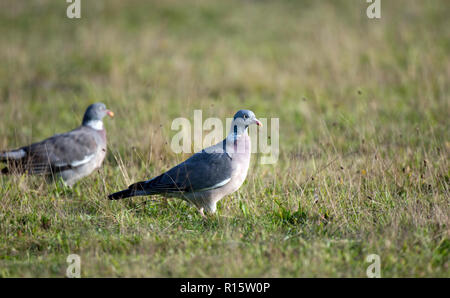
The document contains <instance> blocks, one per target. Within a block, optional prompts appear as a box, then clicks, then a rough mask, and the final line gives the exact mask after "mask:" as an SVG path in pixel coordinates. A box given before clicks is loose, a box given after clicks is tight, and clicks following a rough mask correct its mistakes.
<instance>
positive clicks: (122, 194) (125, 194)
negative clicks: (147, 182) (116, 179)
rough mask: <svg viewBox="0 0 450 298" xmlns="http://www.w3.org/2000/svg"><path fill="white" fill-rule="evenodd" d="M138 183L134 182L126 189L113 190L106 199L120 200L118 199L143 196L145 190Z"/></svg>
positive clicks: (145, 193)
mask: <svg viewBox="0 0 450 298" xmlns="http://www.w3.org/2000/svg"><path fill="white" fill-rule="evenodd" d="M140 183H141V182H138V183H136V184H133V185H130V187H129V188H128V189H125V190H122V191H119V192H115V193H113V194H110V195H109V196H108V199H110V200H120V199H126V198H130V197H136V196H145V195H147V192H146V191H144V190H143V189H142V187H140Z"/></svg>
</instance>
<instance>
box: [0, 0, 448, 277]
mask: <svg viewBox="0 0 450 298" xmlns="http://www.w3.org/2000/svg"><path fill="white" fill-rule="evenodd" d="M57 2H58V3H57ZM66 7H67V4H66V3H65V2H64V1H50V0H48V1H47V0H43V1H38V2H35V1H33V2H30V3H29V2H27V1H0V45H1V46H0V61H1V62H0V65H1V67H0V119H1V121H0V148H2V149H6V148H15V147H19V146H22V145H25V144H27V143H30V142H32V141H38V140H40V139H43V138H45V137H48V136H50V135H52V134H54V133H58V132H64V131H67V130H69V129H72V128H74V127H76V126H77V125H79V123H80V121H81V118H82V114H83V112H84V109H85V108H86V107H87V105H89V104H90V103H92V102H94V101H103V102H104V103H106V105H107V106H108V107H109V108H110V109H111V110H113V111H114V112H115V114H116V117H115V119H113V120H110V119H106V121H105V125H106V128H107V131H108V146H109V148H108V154H107V158H106V160H105V163H104V166H103V167H102V168H101V169H100V170H99V171H98V172H96V173H94V174H92V175H91V176H89V177H87V178H86V179H83V180H82V181H80V182H79V183H78V184H76V185H75V187H74V188H73V189H67V188H64V187H62V186H61V184H59V183H48V182H46V181H45V180H43V179H41V178H40V177H25V176H13V177H8V176H0V186H1V187H0V276H3V277H34V276H40V277H45V276H54V277H63V276H65V272H66V268H67V265H68V264H67V263H66V258H67V256H68V255H69V254H73V253H76V254H79V255H80V256H81V275H82V276H83V277H93V276H127V277H128V276H147V277H231V276H233V277H311V276H312V277H319V276H320V277H365V276H366V268H367V267H368V266H369V265H370V264H369V263H367V262H365V259H366V256H367V255H369V254H378V255H379V256H380V258H381V275H382V277H450V275H449V268H448V266H449V259H448V258H449V247H450V240H449V234H450V233H449V231H450V230H449V215H450V204H449V197H450V196H449V176H450V168H449V152H450V138H449V120H448V119H449V115H450V109H449V102H450V100H449V94H450V93H449V87H450V84H449V77H450V58H449V53H450V24H449V22H450V21H449V18H448V11H449V9H450V6H449V4H448V1H445V0H442V1H438V0H435V1H419V0H414V1H411V0H408V1H407V0H402V1H383V2H382V18H381V19H380V20H369V19H368V18H367V17H366V15H365V10H366V7H367V4H366V3H365V1H358V2H355V1H343V0H342V1H331V0H330V1H320V2H319V1H312V0H309V1H301V2H300V1H276V2H275V1H220V2H219V1H216V2H211V1H191V0H189V1H151V2H148V1H137V0H132V1H119V0H111V1H100V0H97V1H82V18H81V19H80V20H69V19H67V18H66V16H65V10H66ZM241 108H249V109H252V110H253V111H254V112H255V113H256V115H257V116H258V117H261V118H271V117H277V118H280V158H279V160H278V162H277V163H276V164H274V165H262V164H260V163H259V162H258V160H259V158H260V156H259V155H258V154H256V155H255V156H254V157H253V158H252V165H251V167H252V170H251V171H250V173H249V176H248V177H247V180H246V182H245V184H244V185H243V186H242V187H241V189H240V190H239V191H238V192H237V193H235V194H233V195H230V196H228V197H226V198H224V199H222V200H221V201H220V203H219V206H218V212H217V214H216V215H214V216H212V217H211V218H210V219H209V220H207V221H204V220H203V219H202V218H201V217H200V215H199V214H198V213H197V212H196V210H195V209H194V208H193V207H191V206H189V205H187V204H185V203H184V202H180V201H176V200H169V201H166V200H163V199H161V198H158V197H147V198H142V197H141V198H135V199H133V200H123V201H116V202H111V201H108V200H107V199H106V195H107V194H108V193H111V192H114V191H117V190H119V189H122V188H124V187H126V186H127V185H128V184H129V183H131V182H133V181H138V180H142V179H146V178H150V177H152V176H154V175H156V174H159V173H160V172H162V171H164V170H167V169H168V168H170V167H172V166H173V165H175V164H177V162H179V161H182V160H183V159H184V158H186V157H187V156H188V155H182V154H175V153H173V152H172V151H171V149H170V141H171V137H172V136H173V135H174V134H175V133H176V131H172V130H171V123H172V120H173V119H175V118H177V117H187V118H188V119H193V111H194V110H195V109H201V110H202V111H203V119H206V118H207V117H212V116H215V117H220V118H222V119H225V118H227V117H231V116H232V115H233V114H234V113H235V112H236V111H237V110H238V109H241Z"/></svg>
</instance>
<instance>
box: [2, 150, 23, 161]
mask: <svg viewBox="0 0 450 298" xmlns="http://www.w3.org/2000/svg"><path fill="white" fill-rule="evenodd" d="M25 156H26V152H25V150H23V149H18V150H12V151H0V162H7V161H8V160H20V159H22V158H24V157H25Z"/></svg>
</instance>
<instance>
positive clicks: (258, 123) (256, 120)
mask: <svg viewBox="0 0 450 298" xmlns="http://www.w3.org/2000/svg"><path fill="white" fill-rule="evenodd" d="M255 123H256V125H258V126H259V127H262V126H263V124H262V123H261V121H259V120H258V119H255Z"/></svg>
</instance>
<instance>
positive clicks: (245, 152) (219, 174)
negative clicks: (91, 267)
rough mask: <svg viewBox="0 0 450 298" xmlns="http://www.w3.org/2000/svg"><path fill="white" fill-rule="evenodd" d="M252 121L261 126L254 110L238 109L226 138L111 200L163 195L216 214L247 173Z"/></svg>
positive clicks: (110, 196)
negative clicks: (222, 200) (249, 130)
mask: <svg viewBox="0 0 450 298" xmlns="http://www.w3.org/2000/svg"><path fill="white" fill-rule="evenodd" d="M252 124H256V125H258V126H262V124H261V122H260V121H259V120H258V119H256V117H255V114H254V113H253V112H252V111H249V110H240V111H238V112H237V113H236V114H235V115H234V118H233V122H232V125H231V131H230V133H229V134H228V136H227V137H226V138H225V140H223V141H222V142H220V143H218V144H216V145H213V146H211V147H208V148H205V149H203V150H202V151H200V152H197V153H195V154H194V155H192V156H191V157H190V158H188V159H187V160H186V161H184V162H182V163H180V164H179V165H177V166H175V167H173V168H172V169H170V170H168V171H167V172H165V173H163V174H161V175H159V176H157V177H155V178H152V179H150V180H147V181H142V182H138V183H135V184H133V185H130V186H129V188H128V189H125V190H123V191H120V192H117V193H114V194H111V195H109V196H108V197H109V199H111V200H118V199H123V198H128V197H133V196H145V195H154V194H161V195H164V196H167V197H178V198H181V199H183V200H185V201H188V202H190V203H192V204H193V205H194V206H196V207H197V208H198V210H199V211H200V213H201V215H202V216H203V217H205V215H204V211H205V212H208V213H214V212H215V211H216V203H217V202H218V201H219V200H220V199H222V198H223V197H224V196H226V195H229V194H231V193H233V192H235V191H236V190H238V189H239V187H240V186H241V185H242V183H243V182H244V180H245V178H246V176H247V171H248V167H249V163H250V153H251V150H250V137H249V136H248V133H247V128H248V126H249V125H252Z"/></svg>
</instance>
